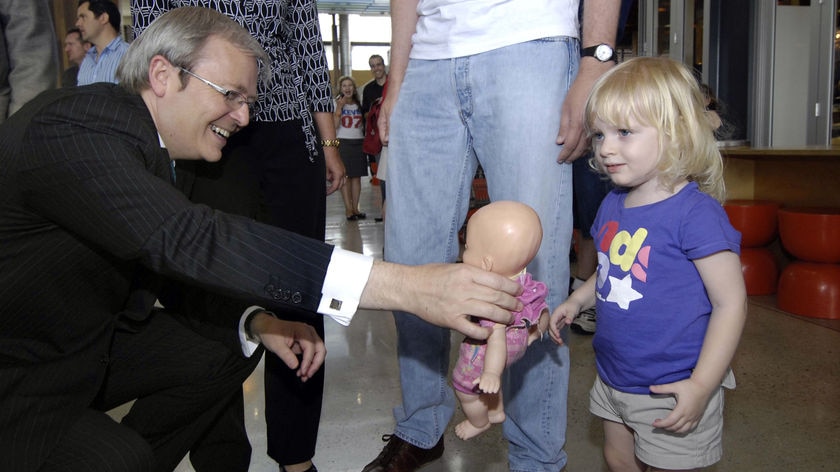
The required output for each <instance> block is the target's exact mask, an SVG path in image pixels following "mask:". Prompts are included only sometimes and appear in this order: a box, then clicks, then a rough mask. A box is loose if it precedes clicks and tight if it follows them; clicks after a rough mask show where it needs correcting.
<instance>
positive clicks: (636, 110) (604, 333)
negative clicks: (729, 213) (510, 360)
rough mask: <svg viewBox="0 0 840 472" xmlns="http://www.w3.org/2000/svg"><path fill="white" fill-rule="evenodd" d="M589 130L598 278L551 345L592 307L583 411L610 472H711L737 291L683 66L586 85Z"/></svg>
mask: <svg viewBox="0 0 840 472" xmlns="http://www.w3.org/2000/svg"><path fill="white" fill-rule="evenodd" d="M586 122H587V126H588V127H589V131H590V133H591V136H592V145H593V148H594V157H593V165H594V166H595V167H597V169H598V170H600V171H601V172H602V173H604V174H606V175H607V176H609V178H610V180H611V181H612V182H613V184H614V185H615V186H616V189H615V190H613V191H612V192H610V193H609V194H608V195H607V197H606V198H605V199H604V200H603V202H602V203H601V206H600V209H599V210H598V216H597V217H596V219H595V222H594V224H593V225H592V228H591V230H590V232H591V233H592V235H593V237H594V238H595V244H596V248H597V250H598V260H599V264H598V270H597V272H596V273H595V274H594V275H593V276H592V277H590V278H589V280H587V281H586V283H585V284H584V285H583V286H581V287H580V288H579V289H577V290H575V292H574V293H572V295H571V296H570V297H569V299H568V300H567V301H566V302H565V303H563V304H562V305H560V306H558V307H557V309H556V310H555V311H554V313H553V314H552V315H551V322H550V328H549V330H550V333H551V336H552V338H553V339H554V340H555V341H556V342H558V343H562V340H561V338H560V329H561V328H562V326H563V324H569V323H570V322H571V321H572V319H573V318H574V316H575V315H576V314H577V313H578V312H580V311H581V310H582V309H587V308H589V307H592V306H593V305H596V306H597V311H598V330H597V332H596V334H595V337H594V339H593V347H594V349H595V359H596V364H597V370H598V376H597V378H596V380H595V385H594V386H593V387H592V390H591V392H590V405H589V409H590V411H591V412H592V413H593V414H595V415H596V416H599V417H601V418H603V420H604V438H605V443H604V457H605V458H606V461H607V464H608V466H609V468H610V470H612V471H643V470H646V469H647V467H651V468H653V469H655V470H686V469H697V468H702V467H706V466H709V465H711V464H713V463H715V462H717V461H718V460H720V457H721V454H722V447H721V435H722V429H723V392H722V387H727V388H733V387H734V386H735V382H734V378H733V376H732V373H731V371H730V369H729V363H730V361H731V360H732V357H733V355H734V353H735V348H736V346H737V345H738V340H739V338H740V336H741V331H742V329H743V325H744V321H745V318H746V290H745V288H744V281H743V276H742V274H741V264H740V260H739V257H738V254H739V252H740V234H739V233H738V232H737V231H735V229H733V228H732V226H731V225H730V224H729V220H728V219H727V217H726V213H725V212H724V210H723V208H722V206H721V204H720V201H721V200H722V199H723V195H724V187H723V177H722V173H723V164H722V161H721V157H720V153H719V152H718V149H717V145H716V143H715V139H714V136H713V126H712V124H711V122H710V120H709V119H708V117H707V115H706V112H705V108H704V106H703V96H702V94H701V92H700V89H699V87H698V84H697V81H696V80H695V78H694V77H693V76H692V73H691V72H690V71H689V70H688V69H687V68H686V67H685V66H684V65H683V64H681V63H678V62H676V61H672V60H670V59H665V58H651V57H644V58H636V59H632V60H629V61H627V62H625V63H623V64H621V65H619V66H617V67H615V68H614V69H612V70H611V71H610V72H609V73H607V74H606V75H604V76H603V78H602V79H600V80H599V81H598V82H597V83H596V84H595V86H594V87H593V90H592V93H591V95H590V97H589V100H588V102H587V106H586Z"/></svg>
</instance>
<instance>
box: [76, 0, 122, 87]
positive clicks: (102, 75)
mask: <svg viewBox="0 0 840 472" xmlns="http://www.w3.org/2000/svg"><path fill="white" fill-rule="evenodd" d="M76 13H77V15H76V28H79V30H80V31H81V32H82V40H84V41H87V42H89V43H91V44H92V45H93V47H91V48H90V49H88V52H87V54H86V55H85V58H84V59H83V60H82V63H81V65H80V66H79V74H78V76H77V77H76V83H77V85H88V84H92V83H94V82H112V83H116V81H117V77H116V71H117V66H118V65H119V64H120V60H121V59H122V57H123V54H125V52H126V51H127V50H128V43H126V42H125V40H124V39H123V38H122V36H120V23H121V21H122V20H121V19H120V10H119V8H117V5H116V4H114V3H113V2H112V1H110V0H81V1H79V8H77V10H76Z"/></svg>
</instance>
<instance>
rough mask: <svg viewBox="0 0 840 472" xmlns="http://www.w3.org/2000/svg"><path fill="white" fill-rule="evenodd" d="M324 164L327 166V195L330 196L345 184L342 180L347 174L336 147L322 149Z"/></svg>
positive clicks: (344, 180)
mask: <svg viewBox="0 0 840 472" xmlns="http://www.w3.org/2000/svg"><path fill="white" fill-rule="evenodd" d="M324 163H325V164H326V166H327V195H330V194H331V193H333V192H335V191H336V190H338V189H340V188H341V187H342V186H343V185H344V183H345V182H347V179H345V178H344V177H345V176H346V175H347V173H346V170H345V169H344V162H342V161H341V155H339V153H338V148H337V147H325V148H324Z"/></svg>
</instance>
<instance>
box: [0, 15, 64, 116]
mask: <svg viewBox="0 0 840 472" xmlns="http://www.w3.org/2000/svg"><path fill="white" fill-rule="evenodd" d="M50 11H51V10H50V2H49V1H48V0H4V1H3V2H0V123H2V122H3V121H4V120H5V119H6V118H7V117H8V116H9V115H11V114H12V113H14V112H16V111H17V110H19V109H20V107H22V106H23V105H24V104H25V103H26V102H28V101H29V100H31V99H32V98H33V97H34V96H36V95H38V94H39V93H41V92H43V91H44V90H47V89H50V88H53V87H55V78H56V74H57V73H58V50H57V48H56V39H55V28H54V27H53V21H52V16H50Z"/></svg>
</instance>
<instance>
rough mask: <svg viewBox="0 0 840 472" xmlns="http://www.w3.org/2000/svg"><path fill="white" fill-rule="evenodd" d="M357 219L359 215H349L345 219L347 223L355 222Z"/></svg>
mask: <svg viewBox="0 0 840 472" xmlns="http://www.w3.org/2000/svg"><path fill="white" fill-rule="evenodd" d="M358 219H359V215H350V216H348V217H347V221H356V220H358Z"/></svg>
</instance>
